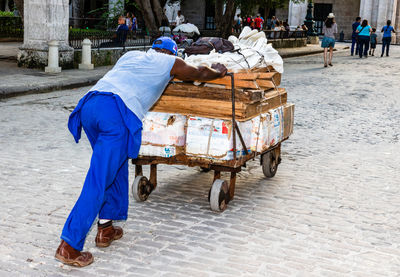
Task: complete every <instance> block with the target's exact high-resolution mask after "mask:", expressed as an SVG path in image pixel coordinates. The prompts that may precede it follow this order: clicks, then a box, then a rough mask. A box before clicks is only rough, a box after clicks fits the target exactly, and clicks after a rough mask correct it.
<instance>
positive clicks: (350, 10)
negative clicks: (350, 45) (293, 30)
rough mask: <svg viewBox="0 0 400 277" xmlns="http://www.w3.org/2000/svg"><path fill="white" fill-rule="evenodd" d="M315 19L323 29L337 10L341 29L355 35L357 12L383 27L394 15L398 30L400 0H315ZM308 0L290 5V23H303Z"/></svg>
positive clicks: (347, 35) (398, 38)
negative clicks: (327, 18)
mask: <svg viewBox="0 0 400 277" xmlns="http://www.w3.org/2000/svg"><path fill="white" fill-rule="evenodd" d="M313 3H314V20H315V25H316V28H317V31H318V32H319V33H321V31H322V26H323V22H324V20H325V19H326V17H327V15H328V14H329V13H331V12H333V13H334V14H335V17H336V22H337V24H338V31H339V33H340V32H343V33H344V36H345V39H351V33H352V28H351V25H352V23H353V22H354V20H355V18H356V17H357V16H360V17H361V18H362V19H367V20H368V23H369V24H370V25H371V26H372V27H375V28H376V29H377V34H378V36H379V37H382V34H381V32H380V30H381V29H382V27H383V26H385V25H386V21H387V20H388V19H390V20H391V21H392V25H393V27H394V28H395V29H396V30H399V28H400V0H352V1H348V0H314V1H313ZM307 5H308V1H307V0H306V1H305V2H303V3H298V4H296V3H293V2H292V1H290V3H289V9H288V19H289V25H293V26H297V25H300V24H302V23H303V21H304V18H305V16H306V13H307ZM393 42H394V43H398V44H399V43H400V34H399V33H397V34H395V35H394V36H393Z"/></svg>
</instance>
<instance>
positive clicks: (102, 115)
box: [61, 95, 129, 251]
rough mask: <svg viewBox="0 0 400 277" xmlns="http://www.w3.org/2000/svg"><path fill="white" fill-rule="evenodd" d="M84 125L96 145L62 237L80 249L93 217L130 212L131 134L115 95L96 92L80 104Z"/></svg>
mask: <svg viewBox="0 0 400 277" xmlns="http://www.w3.org/2000/svg"><path fill="white" fill-rule="evenodd" d="M80 117H81V123H82V126H83V129H84V130H85V133H86V135H87V137H88V139H89V141H90V144H91V146H92V149H93V154H92V159H91V161H90V168H89V171H88V173H87V175H86V179H85V182H84V185H83V189H82V192H81V194H80V196H79V199H78V200H77V202H76V204H75V206H74V207H73V209H72V211H71V213H70V215H69V216H68V219H67V221H66V223H65V225H64V229H63V231H62V235H61V239H63V240H64V241H66V242H67V243H68V244H69V245H71V246H72V247H73V248H75V249H77V250H79V251H81V250H82V249H83V245H84V243H85V238H86V235H87V233H88V232H89V230H90V228H91V226H92V224H93V221H94V220H95V219H96V217H97V215H99V218H100V219H111V220H125V219H126V218H127V214H128V202H129V194H128V191H129V189H128V187H129V184H128V138H129V135H128V134H129V131H128V129H127V128H126V126H125V124H124V121H123V118H122V116H121V113H120V110H119V109H118V107H117V104H116V101H115V99H114V98H113V97H112V96H108V95H96V96H94V97H91V98H90V99H89V100H88V101H87V102H86V103H85V104H84V105H83V107H82V108H81V110H80Z"/></svg>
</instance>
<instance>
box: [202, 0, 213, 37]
mask: <svg viewBox="0 0 400 277" xmlns="http://www.w3.org/2000/svg"><path fill="white" fill-rule="evenodd" d="M214 18H215V4H214V1H213V0H206V14H205V24H204V25H205V26H204V29H206V30H215V20H214Z"/></svg>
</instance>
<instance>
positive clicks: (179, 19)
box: [175, 14, 185, 26]
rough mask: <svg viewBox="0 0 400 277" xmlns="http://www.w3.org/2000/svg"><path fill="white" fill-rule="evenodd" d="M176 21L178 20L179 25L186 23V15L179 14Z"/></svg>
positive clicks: (177, 24)
mask: <svg viewBox="0 0 400 277" xmlns="http://www.w3.org/2000/svg"><path fill="white" fill-rule="evenodd" d="M175 21H176V26H179V25H181V24H183V23H185V17H184V16H183V14H181V16H179V15H177V16H176V19H175Z"/></svg>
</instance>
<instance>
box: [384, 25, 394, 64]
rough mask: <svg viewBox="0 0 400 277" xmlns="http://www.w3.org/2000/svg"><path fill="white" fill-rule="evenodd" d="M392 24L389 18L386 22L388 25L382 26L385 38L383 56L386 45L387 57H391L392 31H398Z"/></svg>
mask: <svg viewBox="0 0 400 277" xmlns="http://www.w3.org/2000/svg"><path fill="white" fill-rule="evenodd" d="M391 25H392V21H391V20H388V21H387V22H386V26H384V27H383V28H382V31H381V32H382V33H383V38H382V54H381V57H383V53H384V52H385V47H386V57H389V46H390V43H391V42H392V32H393V33H396V31H395V30H394V28H393V26H391Z"/></svg>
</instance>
